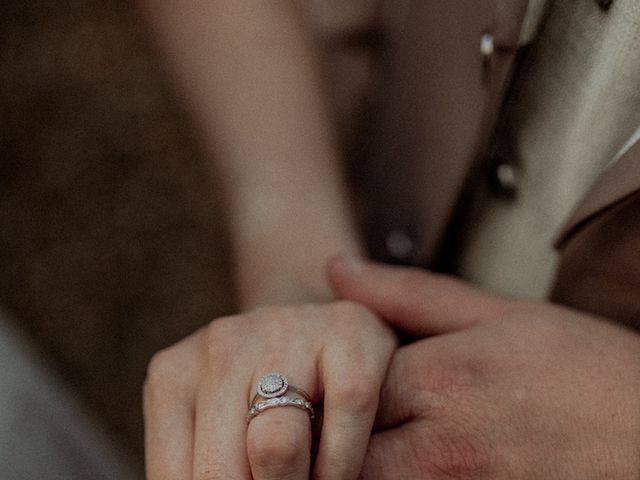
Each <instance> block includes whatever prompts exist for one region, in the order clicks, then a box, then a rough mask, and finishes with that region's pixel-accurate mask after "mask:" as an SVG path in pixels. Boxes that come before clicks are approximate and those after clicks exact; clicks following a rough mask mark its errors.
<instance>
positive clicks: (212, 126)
mask: <svg viewBox="0 0 640 480" xmlns="http://www.w3.org/2000/svg"><path fill="white" fill-rule="evenodd" d="M139 4H140V9H141V12H142V14H143V16H144V17H145V18H146V19H147V20H148V23H149V26H150V28H151V30H152V32H153V33H154V36H155V38H156V40H157V44H158V46H159V48H160V50H161V51H162V53H164V59H165V61H166V63H167V67H168V69H169V71H170V72H171V73H172V74H173V77H174V79H175V81H176V87H177V88H178V90H179V92H180V93H181V94H182V95H183V96H184V99H185V101H186V104H187V105H188V107H189V108H190V110H191V112H192V114H193V118H194V121H195V123H196V125H197V126H198V130H199V132H198V133H199V134H200V138H201V139H202V141H203V143H204V145H205V147H207V148H208V150H209V153H210V156H211V159H212V160H211V172H212V177H213V178H215V179H216V182H218V183H220V184H221V185H222V187H223V188H222V190H223V191H224V194H223V196H224V201H225V203H226V207H227V218H228V223H229V233H230V236H231V239H230V240H231V245H233V250H234V259H233V260H234V261H233V264H234V273H235V280H236V286H237V295H238V301H239V303H240V306H241V307H242V309H243V310H246V309H249V308H253V307H255V306H257V305H266V304H291V303H300V302H309V301H319V300H324V301H328V300H331V298H332V296H331V290H330V288H329V286H328V285H327V283H326V280H325V278H324V275H323V272H324V266H325V264H326V262H327V260H328V258H329V257H330V256H332V255H333V254H335V252H349V253H354V254H357V253H358V252H359V251H360V250H361V246H360V241H359V239H358V235H357V233H356V228H355V226H354V222H353V219H352V215H351V208H350V200H349V196H348V193H347V190H346V185H345V180H344V175H343V172H342V168H341V165H342V158H341V153H340V148H339V145H338V143H339V142H338V140H337V134H336V132H335V126H334V123H335V122H334V119H333V111H332V108H331V106H330V102H329V95H328V94H327V89H326V87H325V85H324V79H325V78H326V75H325V72H323V68H322V65H321V63H322V62H321V61H320V60H319V55H318V53H317V52H316V50H317V45H316V44H315V42H314V39H313V37H312V35H311V33H310V28H309V26H308V25H307V22H306V19H305V17H304V14H303V11H302V8H301V6H300V5H299V2H298V1H296V0H272V1H266V2H265V1H264V0H237V1H229V0H180V1H165V0H140V1H139Z"/></svg>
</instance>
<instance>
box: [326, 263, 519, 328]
mask: <svg viewBox="0 0 640 480" xmlns="http://www.w3.org/2000/svg"><path fill="white" fill-rule="evenodd" d="M328 277H329V281H330V283H331V285H332V288H333V289H334V291H335V293H336V295H337V296H338V297H340V298H344V299H346V300H351V301H355V302H359V303H362V304H363V305H365V306H367V307H369V308H371V309H372V310H374V311H375V312H377V313H378V314H379V315H380V316H381V317H383V318H384V319H385V320H387V321H388V322H389V323H390V324H392V325H393V326H394V327H396V328H399V329H400V330H403V331H405V332H407V333H410V334H413V335H416V336H426V335H433V334H439V333H446V332H452V331H456V330H460V329H463V328H466V327H469V326H471V325H474V324H475V323H477V322H482V321H485V320H492V319H496V318H499V317H500V316H502V315H504V314H505V313H508V312H510V311H512V310H513V307H514V302H515V300H510V299H506V298H503V297H499V296H497V295H494V294H490V293H487V292H484V291H482V290H479V289H477V288H474V287H472V286H470V285H468V284H466V283H464V282H462V281H460V280H457V279H455V278H453V277H450V276H446V275H440V274H435V273H429V272H426V271H423V270H419V269H417V268H408V267H392V266H388V265H381V264H377V263H374V262H370V261H367V260H361V259H354V258H351V257H342V256H340V257H335V258H334V259H332V260H331V261H330V263H329V265H328Z"/></svg>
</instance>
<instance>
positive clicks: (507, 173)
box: [492, 163, 520, 196]
mask: <svg viewBox="0 0 640 480" xmlns="http://www.w3.org/2000/svg"><path fill="white" fill-rule="evenodd" d="M492 183H494V184H495V186H496V187H497V189H498V190H499V192H500V193H502V194H505V195H509V196H511V195H514V194H515V193H516V191H517V190H518V187H519V186H520V172H519V171H518V169H517V168H516V167H515V166H513V165H511V164H510V163H499V164H498V165H497V166H496V167H495V169H494V171H493V182H492Z"/></svg>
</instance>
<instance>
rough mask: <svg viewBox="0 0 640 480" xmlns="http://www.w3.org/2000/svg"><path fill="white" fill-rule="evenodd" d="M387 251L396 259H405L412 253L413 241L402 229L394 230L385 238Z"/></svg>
mask: <svg viewBox="0 0 640 480" xmlns="http://www.w3.org/2000/svg"><path fill="white" fill-rule="evenodd" d="M385 243H386V247H387V252H388V253H389V255H391V256H392V257H393V258H395V259H396V260H407V259H408V258H410V257H411V255H412V254H413V249H414V243H413V240H412V239H411V237H410V236H409V235H408V234H407V233H406V232H404V231H402V230H394V231H392V232H391V233H390V234H389V235H387V239H386V242H385Z"/></svg>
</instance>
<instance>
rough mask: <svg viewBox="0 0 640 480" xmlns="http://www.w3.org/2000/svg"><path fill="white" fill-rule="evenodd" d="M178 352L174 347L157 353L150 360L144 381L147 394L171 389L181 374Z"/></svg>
mask: <svg viewBox="0 0 640 480" xmlns="http://www.w3.org/2000/svg"><path fill="white" fill-rule="evenodd" d="M178 370H179V367H178V366H177V358H176V353H175V351H174V350H173V349H172V348H168V349H165V350H161V351H159V352H158V353H156V354H155V355H154V356H153V357H152V358H151V361H150V362H149V365H148V367H147V375H146V378H145V381H144V393H145V396H149V395H153V394H154V393H155V392H166V391H171V390H172V389H173V386H174V385H175V384H176V383H177V381H178V379H179V378H180V376H179V372H178Z"/></svg>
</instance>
